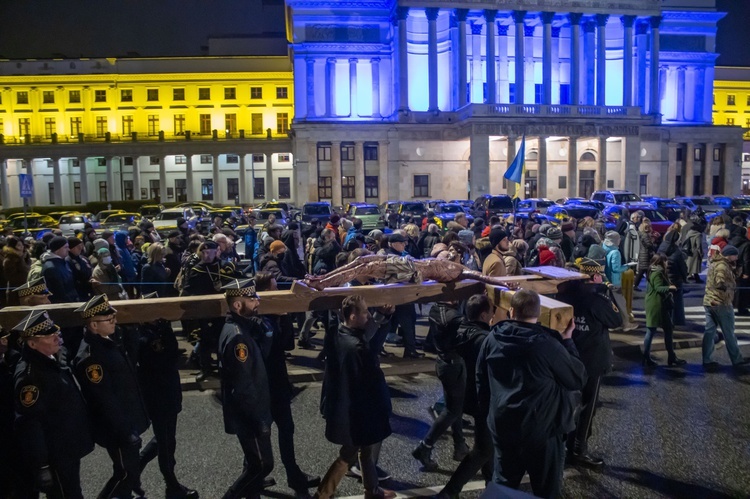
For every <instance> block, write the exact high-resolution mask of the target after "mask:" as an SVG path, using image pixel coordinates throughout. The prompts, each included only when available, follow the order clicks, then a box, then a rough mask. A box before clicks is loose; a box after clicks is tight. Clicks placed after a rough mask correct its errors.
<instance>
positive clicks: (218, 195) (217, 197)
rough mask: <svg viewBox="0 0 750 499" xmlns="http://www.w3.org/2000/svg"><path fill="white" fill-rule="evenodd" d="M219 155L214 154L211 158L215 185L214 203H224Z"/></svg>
mask: <svg viewBox="0 0 750 499" xmlns="http://www.w3.org/2000/svg"><path fill="white" fill-rule="evenodd" d="M219 157H220V156H219V155H218V154H214V155H213V156H212V157H211V166H212V167H213V177H212V178H213V185H214V203H223V202H224V194H223V191H224V190H223V189H222V188H221V175H220V173H219Z"/></svg>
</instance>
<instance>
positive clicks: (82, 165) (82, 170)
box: [77, 156, 141, 205]
mask: <svg viewBox="0 0 750 499" xmlns="http://www.w3.org/2000/svg"><path fill="white" fill-rule="evenodd" d="M77 159H78V165H79V166H78V172H79V175H80V177H79V181H80V182H81V204H84V205H85V204H87V203H88V202H89V174H88V171H87V170H86V158H85V157H83V158H77ZM136 159H137V156H136V157H135V158H133V168H134V169H136V168H138V163H137V162H136ZM133 189H134V190H135V181H133ZM134 195H135V194H134ZM140 196H141V191H140V190H139V191H138V197H137V198H136V199H141V198H140Z"/></svg>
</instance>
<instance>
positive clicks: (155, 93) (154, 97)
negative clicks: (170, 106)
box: [146, 88, 159, 102]
mask: <svg viewBox="0 0 750 499" xmlns="http://www.w3.org/2000/svg"><path fill="white" fill-rule="evenodd" d="M146 100H147V101H149V102H158V100H159V89H158V88H149V89H147V90H146Z"/></svg>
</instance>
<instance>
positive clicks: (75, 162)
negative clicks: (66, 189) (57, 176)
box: [70, 158, 81, 168]
mask: <svg viewBox="0 0 750 499" xmlns="http://www.w3.org/2000/svg"><path fill="white" fill-rule="evenodd" d="M70 166H72V167H73V168H78V167H80V166H81V161H80V160H79V159H78V158H73V159H71V160H70Z"/></svg>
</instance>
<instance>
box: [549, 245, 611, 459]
mask: <svg viewBox="0 0 750 499" xmlns="http://www.w3.org/2000/svg"><path fill="white" fill-rule="evenodd" d="M578 268H579V270H580V271H581V272H582V273H585V274H588V275H589V276H590V279H589V280H588V281H579V280H574V281H566V282H563V283H562V284H560V286H559V288H558V289H559V293H558V294H557V299H558V300H559V301H561V302H563V303H567V304H568V305H571V306H572V307H573V317H574V320H575V324H576V326H575V329H574V330H573V341H574V342H575V344H576V348H577V349H578V353H579V355H580V359H581V362H583V365H584V366H585V367H586V374H587V375H588V380H587V381H586V385H585V386H584V387H583V391H582V393H581V406H582V408H581V412H580V414H579V416H578V421H577V423H576V430H575V432H571V433H569V434H568V459H569V461H570V462H572V463H575V464H580V465H584V466H590V467H594V468H598V467H601V466H602V465H603V464H604V461H603V460H602V459H600V458H598V457H594V456H592V455H590V454H589V453H588V446H587V441H588V439H589V437H590V436H591V426H592V423H593V421H594V414H595V411H596V402H597V400H598V399H599V385H600V384H601V379H602V376H604V375H605V374H606V373H607V372H609V370H610V368H611V366H612V346H611V345H610V341H609V329H615V328H618V327H621V326H622V316H621V315H620V312H619V310H618V309H617V306H616V305H615V304H614V302H613V301H612V300H611V299H610V298H609V292H608V290H607V287H606V285H604V284H602V275H603V274H604V266H603V265H601V264H600V263H598V262H597V261H595V260H592V259H590V258H584V259H583V260H581V261H580V262H579V263H578Z"/></svg>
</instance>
